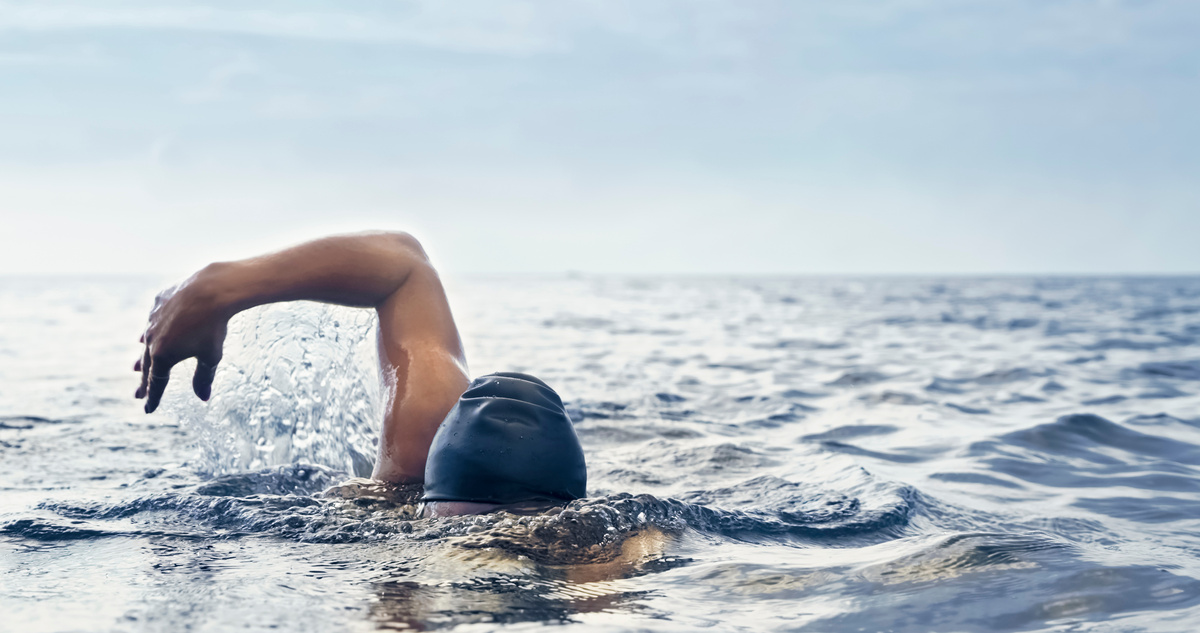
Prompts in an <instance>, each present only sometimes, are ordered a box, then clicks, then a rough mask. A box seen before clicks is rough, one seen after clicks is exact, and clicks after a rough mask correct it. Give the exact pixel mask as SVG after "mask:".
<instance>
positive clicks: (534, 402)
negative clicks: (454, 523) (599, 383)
mask: <svg viewBox="0 0 1200 633" xmlns="http://www.w3.org/2000/svg"><path fill="white" fill-rule="evenodd" d="M298 300H309V301H320V302H324V303H334V304H338V305H344V306H354V307H361V308H374V309H375V311H376V313H377V314H378V316H379V340H378V347H379V362H380V365H381V373H382V376H383V381H384V387H385V392H386V394H387V398H388V405H387V407H386V408H385V412H384V417H383V429H382V432H381V434H380V438H379V456H378V459H377V460H376V462H375V470H374V472H373V473H372V475H371V477H372V479H374V480H377V481H380V482H384V483H387V484H399V485H422V484H423V486H424V494H423V496H422V502H423V504H424V505H423V513H424V514H425V515H426V516H431V517H436V516H453V515H462V514H481V513H486V512H493V511H497V510H508V511H512V512H536V511H539V510H541V509H545V508H547V507H550V506H553V505H562V504H565V503H566V502H568V501H571V500H573V499H578V498H581V497H584V496H586V488H587V469H586V466H585V464H584V458H583V450H582V448H581V447H580V445H579V439H578V437H576V435H575V429H574V427H573V426H572V424H571V420H570V418H569V417H568V416H567V413H566V410H565V409H564V408H563V403H562V400H561V399H560V398H559V396H558V394H557V393H555V392H554V390H553V389H551V388H550V387H549V385H547V384H546V383H544V382H542V381H541V380H538V379H537V378H534V377H533V376H529V375H526V374H519V373H497V374H491V375H488V376H482V377H480V378H476V379H475V380H474V381H472V380H471V379H470V378H469V374H468V373H467V360H466V355H465V354H464V352H463V346H462V340H461V338H460V337H459V334H458V328H457V327H456V326H455V324H454V317H453V316H452V315H451V314H450V305H449V302H448V301H447V300H446V293H445V290H444V289H443V287H442V283H441V280H440V279H439V278H438V274H437V271H436V270H434V268H433V266H432V265H431V264H430V262H429V258H428V256H426V254H425V251H424V249H422V248H421V245H420V243H418V242H417V240H416V239H415V238H413V237H412V236H411V235H408V234H407V233H363V234H357V235H339V236H333V237H327V238H323V239H319V240H315V241H312V242H307V243H304V244H300V245H298V246H294V247H292V248H288V249H285V250H282V251H279V252H275V253H270V254H267V255H262V256H260V257H253V258H250V259H245V260H240V261H234V262H218V263H213V264H209V265H208V266H206V267H204V268H203V269H201V270H200V271H199V272H197V273H195V274H194V275H192V276H191V277H189V278H188V279H187V280H185V281H184V282H182V283H180V284H179V285H177V286H175V287H173V288H169V289H167V290H165V291H163V292H162V293H160V294H159V295H158V297H157V298H156V299H155V302H154V309H153V310H152V311H151V312H150V320H149V325H148V326H147V327H146V330H145V332H144V333H143V335H142V339H141V342H142V343H144V344H145V349H144V351H143V354H142V358H141V359H140V360H139V361H138V362H137V363H135V364H134V371H139V372H141V374H142V377H141V385H140V386H139V387H138V389H137V392H136V394H135V397H137V398H145V399H146V406H145V410H146V413H152V412H154V410H155V409H157V408H158V405H159V403H160V401H161V399H162V396H163V392H164V391H165V390H166V387H167V382H168V380H169V379H170V374H171V368H172V367H174V366H175V365H176V364H178V363H179V362H181V361H183V360H185V359H188V358H195V359H196V372H195V375H194V376H193V377H192V389H193V391H195V393H196V396H198V397H199V398H200V399H201V400H208V399H209V397H210V396H211V394H212V383H213V378H214V376H215V375H216V369H217V366H218V364H219V363H220V362H221V355H222V348H223V345H224V342H225V335H226V331H227V327H228V324H229V319H230V318H232V317H233V315H235V314H237V313H238V312H241V311H242V310H246V309H248V308H252V307H254V306H259V305H263V304H267V303H276V302H281V301H298Z"/></svg>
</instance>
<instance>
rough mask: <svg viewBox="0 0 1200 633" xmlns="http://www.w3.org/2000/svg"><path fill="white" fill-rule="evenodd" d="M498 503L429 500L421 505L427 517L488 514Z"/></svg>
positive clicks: (422, 514) (422, 511)
mask: <svg viewBox="0 0 1200 633" xmlns="http://www.w3.org/2000/svg"><path fill="white" fill-rule="evenodd" d="M499 507H500V504H498V503H476V502H474V501H427V502H425V503H424V504H422V506H421V516H423V517H425V518H429V519H432V518H435V517H457V516H463V515H467V514H487V513H488V512H491V511H493V510H495V509H496V508H499Z"/></svg>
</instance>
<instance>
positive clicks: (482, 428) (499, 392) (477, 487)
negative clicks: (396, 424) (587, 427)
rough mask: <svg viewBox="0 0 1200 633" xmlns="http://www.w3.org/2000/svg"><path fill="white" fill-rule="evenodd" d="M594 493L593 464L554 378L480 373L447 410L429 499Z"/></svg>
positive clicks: (436, 439)
mask: <svg viewBox="0 0 1200 633" xmlns="http://www.w3.org/2000/svg"><path fill="white" fill-rule="evenodd" d="M584 496H587V466H586V464H584V461H583V448H582V447H581V446H580V445H579V438H578V437H577V436H576V435H575V427H574V426H572V425H571V419H570V418H569V417H567V412H566V410H565V409H564V408H563V403H562V400H561V399H560V398H559V397H558V394H557V393H555V392H554V390H553V389H551V388H550V387H549V386H548V385H547V384H546V383H544V382H542V381H540V380H538V379H537V378H534V377H533V376H529V375H526V374H518V373H510V372H501V373H496V374H491V375H488V376H482V377H480V378H476V379H475V380H474V381H473V382H472V383H471V386H470V387H468V388H467V390H466V392H465V393H463V395H462V396H461V397H460V398H459V399H458V403H457V404H455V405H454V408H453V409H451V410H450V413H449V414H447V415H446V419H445V420H444V421H443V422H442V425H441V426H440V427H438V431H437V434H435V435H434V436H433V444H432V445H431V446H430V448H429V459H428V460H427V461H426V462H425V496H424V497H423V500H424V501H475V502H481V503H497V504H506V503H516V502H518V501H529V500H535V499H544V500H562V501H570V500H572V499H578V498H580V497H584Z"/></svg>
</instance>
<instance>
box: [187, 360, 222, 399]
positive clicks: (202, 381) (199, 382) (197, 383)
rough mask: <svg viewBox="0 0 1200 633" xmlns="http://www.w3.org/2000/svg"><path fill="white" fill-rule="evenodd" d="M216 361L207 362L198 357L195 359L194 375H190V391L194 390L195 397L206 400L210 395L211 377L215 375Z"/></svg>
mask: <svg viewBox="0 0 1200 633" xmlns="http://www.w3.org/2000/svg"><path fill="white" fill-rule="evenodd" d="M217 362H219V359H218V361H217ZM217 362H212V363H207V362H205V361H203V360H200V359H197V360H196V375H194V376H192V391H195V392H196V397H198V398H200V399H201V400H204V401H207V400H208V398H209V397H210V396H212V383H213V378H214V377H216V375H217Z"/></svg>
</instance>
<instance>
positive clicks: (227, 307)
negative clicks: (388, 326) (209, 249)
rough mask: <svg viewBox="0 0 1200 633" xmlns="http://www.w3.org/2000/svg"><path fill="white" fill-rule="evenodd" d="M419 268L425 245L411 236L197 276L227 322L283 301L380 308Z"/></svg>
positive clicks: (294, 253) (312, 248)
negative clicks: (249, 310) (248, 311)
mask: <svg viewBox="0 0 1200 633" xmlns="http://www.w3.org/2000/svg"><path fill="white" fill-rule="evenodd" d="M419 266H428V260H427V259H426V256H425V252H424V251H423V250H422V249H421V246H420V244H419V243H418V242H417V241H416V240H415V239H413V238H412V237H411V236H409V235H408V234H405V233H367V234H358V235H338V236H333V237H327V238H322V239H319V240H314V241H312V242H306V243H304V244H300V245H298V246H293V247H291V248H288V249H285V250H282V251H279V252H275V253H270V254H267V255H262V256H260V257H253V258H250V259H244V260H239V261H233V262H218V263H214V264H210V265H209V266H207V267H205V269H204V270H202V271H200V273H198V274H197V281H198V282H200V283H201V284H203V285H204V287H205V288H206V289H207V291H208V292H207V293H206V294H208V296H209V299H210V300H211V301H212V302H213V306H214V309H215V310H217V311H218V312H221V313H223V314H225V315H227V316H232V315H234V314H236V313H238V312H241V311H242V310H246V309H248V308H252V307H254V306H258V305H263V304H267V303H275V302H279V301H297V300H310V301H321V302H325V303H335V304H339V305H347V306H355V307H363V308H367V307H378V306H379V305H380V304H382V303H383V302H384V301H386V300H387V299H388V297H390V296H391V295H393V294H394V293H395V292H396V290H397V289H399V288H400V287H401V286H402V285H404V282H405V281H406V280H407V279H408V277H409V275H411V274H412V272H413V270H414V269H416V268H417V267H419Z"/></svg>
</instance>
